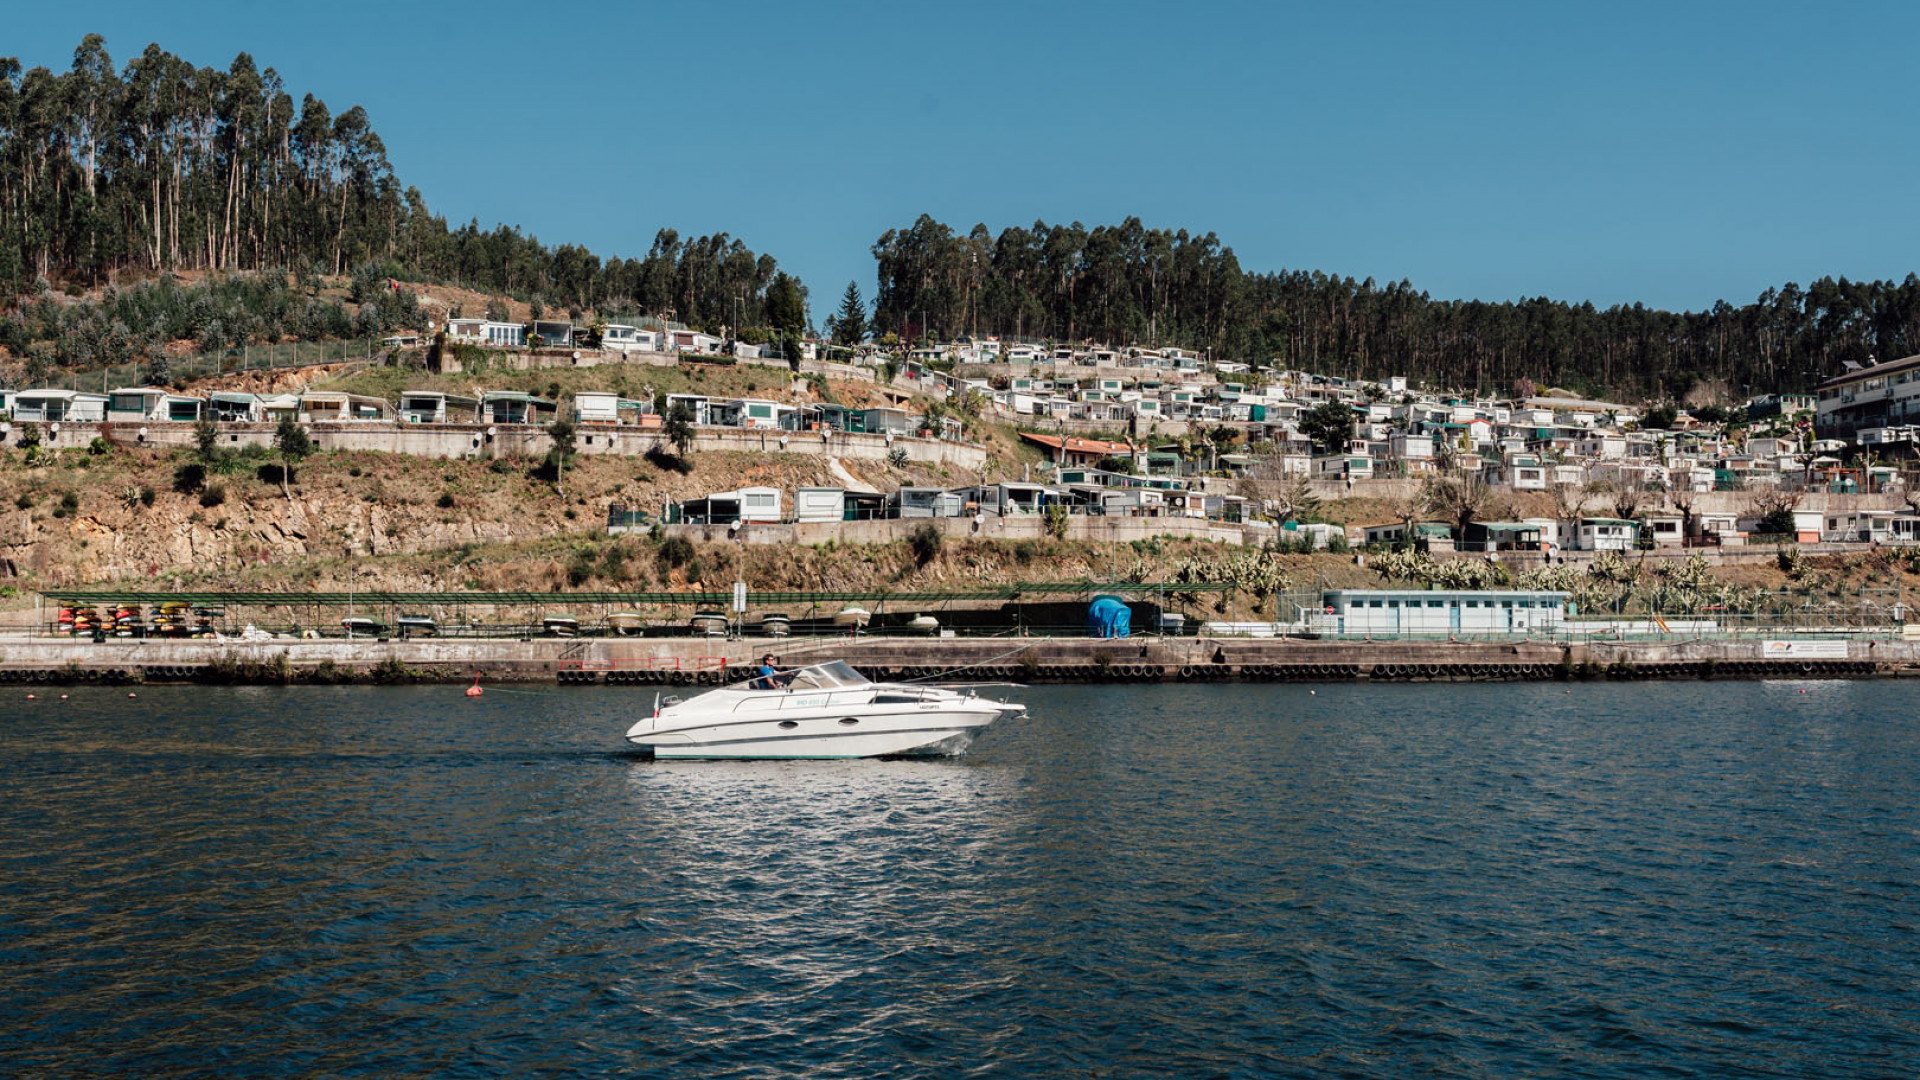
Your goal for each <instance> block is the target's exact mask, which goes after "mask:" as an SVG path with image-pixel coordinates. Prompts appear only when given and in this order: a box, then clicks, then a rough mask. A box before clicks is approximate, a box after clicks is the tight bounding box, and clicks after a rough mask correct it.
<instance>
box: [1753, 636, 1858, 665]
mask: <svg viewBox="0 0 1920 1080" xmlns="http://www.w3.org/2000/svg"><path fill="white" fill-rule="evenodd" d="M1760 658H1761V659H1762V660H1845V659H1846V658H1847V643H1846V642H1844V641H1762V642H1761V643H1760Z"/></svg>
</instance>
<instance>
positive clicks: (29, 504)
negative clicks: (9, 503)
mask: <svg viewBox="0 0 1920 1080" xmlns="http://www.w3.org/2000/svg"><path fill="white" fill-rule="evenodd" d="M13 505H14V506H15V507H16V508H18V509H21V510H31V509H33V492H31V491H23V492H21V493H20V497H19V498H17V499H15V500H13Z"/></svg>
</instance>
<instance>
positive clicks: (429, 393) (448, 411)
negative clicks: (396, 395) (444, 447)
mask: <svg viewBox="0 0 1920 1080" xmlns="http://www.w3.org/2000/svg"><path fill="white" fill-rule="evenodd" d="M461 413H464V414H465V415H458V414H461ZM479 415H480V399H479V398H470V397H461V396H459V395H457V394H443V393H441V392H440V391H438V390H408V391H406V392H405V393H403V394H401V395H400V419H402V420H404V421H406V422H407V423H409V424H445V423H451V422H456V421H463V420H464V421H469V422H471V421H473V420H475V419H478V417H479Z"/></svg>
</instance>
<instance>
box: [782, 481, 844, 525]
mask: <svg viewBox="0 0 1920 1080" xmlns="http://www.w3.org/2000/svg"><path fill="white" fill-rule="evenodd" d="M846 502H847V493H846V491H845V489H842V488H837V487H801V488H794V489H793V520H795V521H801V522H809V521H839V520H841V518H842V517H844V516H845V510H846Z"/></svg>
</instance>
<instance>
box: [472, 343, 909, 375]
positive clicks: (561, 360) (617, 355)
mask: <svg viewBox="0 0 1920 1080" xmlns="http://www.w3.org/2000/svg"><path fill="white" fill-rule="evenodd" d="M576 352H577V353H578V355H577V356H576V355H575V353H576ZM442 356H443V357H444V366H443V367H442V369H441V370H443V371H445V372H447V373H448V374H453V373H457V372H459V371H460V370H462V369H461V366H460V361H459V358H458V357H456V356H455V355H454V354H453V351H452V350H451V349H449V350H447V351H446V352H444V353H443V354H442ZM487 356H488V366H490V367H494V368H504V369H506V370H509V371H538V370H545V369H548V368H588V367H599V366H600V365H602V364H645V365H647V366H649V367H678V366H680V354H679V353H663V352H645V351H642V350H639V349H634V350H632V351H629V352H625V353H622V352H618V351H615V350H612V349H605V350H602V349H579V350H573V349H541V350H539V351H537V352H526V351H524V350H520V351H508V350H505V349H501V350H490V351H489V352H488V353H487ZM735 363H736V365H738V366H742V367H761V368H773V369H776V370H791V369H792V365H791V364H789V363H788V362H787V361H785V360H782V359H779V358H777V357H758V356H756V357H751V358H748V359H743V360H736V361H735ZM689 366H691V365H689ZM800 373H801V374H802V375H815V374H818V375H825V376H826V377H827V378H829V379H850V380H855V381H860V382H873V381H874V374H873V372H872V371H871V370H870V369H868V368H862V367H855V366H853V365H851V364H835V363H829V362H826V361H822V360H802V361H801V362H800Z"/></svg>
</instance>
